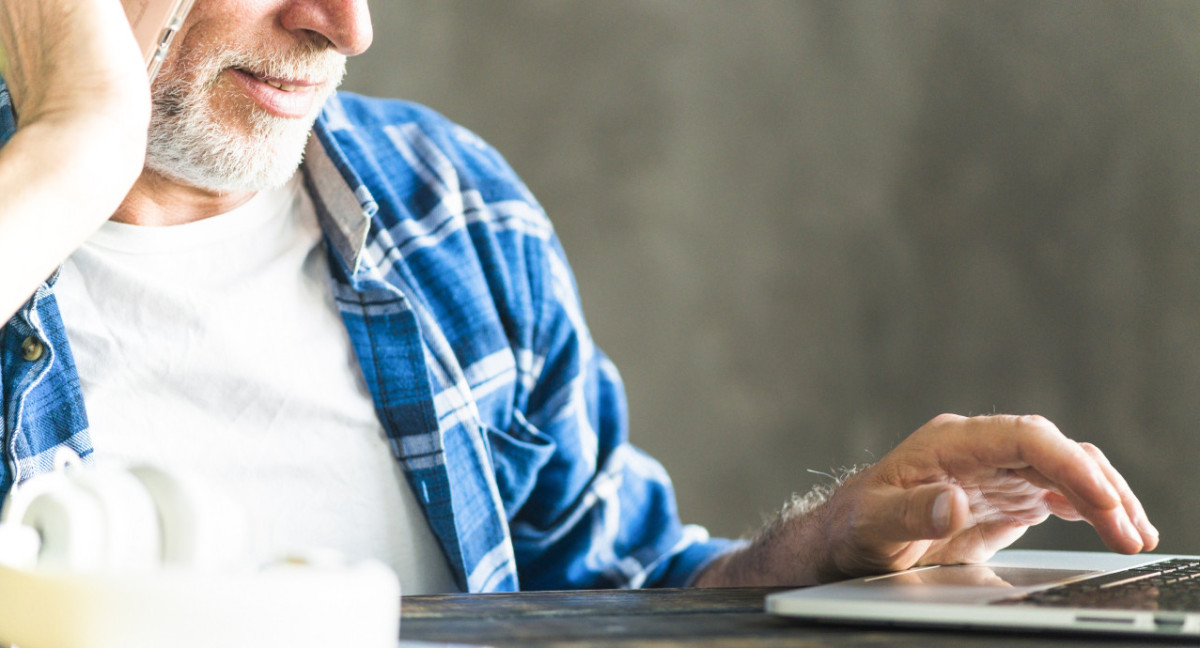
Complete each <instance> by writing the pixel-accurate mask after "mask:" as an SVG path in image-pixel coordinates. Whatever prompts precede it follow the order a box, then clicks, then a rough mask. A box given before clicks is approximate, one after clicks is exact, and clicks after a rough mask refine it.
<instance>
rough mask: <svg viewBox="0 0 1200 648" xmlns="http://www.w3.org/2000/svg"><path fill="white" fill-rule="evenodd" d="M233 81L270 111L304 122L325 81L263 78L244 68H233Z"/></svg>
mask: <svg viewBox="0 0 1200 648" xmlns="http://www.w3.org/2000/svg"><path fill="white" fill-rule="evenodd" d="M229 72H230V76H231V77H232V78H233V80H234V81H235V82H236V83H237V84H238V85H240V86H241V87H242V89H243V90H245V91H246V94H248V95H250V98H251V99H254V101H255V102H256V103H258V105H260V106H262V107H263V109H265V110H266V111H267V112H270V113H272V114H274V115H277V116H279V117H289V118H292V119H300V118H303V117H307V116H308V115H310V114H312V109H313V103H314V102H315V101H316V98H317V90H318V89H319V88H320V87H321V86H322V85H323V84H322V83H321V82H314V81H305V80H302V79H278V78H273V77H266V76H259V75H257V74H254V73H252V72H250V71H248V70H243V69H241V68H229Z"/></svg>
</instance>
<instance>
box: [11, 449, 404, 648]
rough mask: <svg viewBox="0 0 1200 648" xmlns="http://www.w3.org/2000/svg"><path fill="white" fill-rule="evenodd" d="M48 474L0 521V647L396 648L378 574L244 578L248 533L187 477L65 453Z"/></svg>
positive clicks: (286, 569) (395, 599)
mask: <svg viewBox="0 0 1200 648" xmlns="http://www.w3.org/2000/svg"><path fill="white" fill-rule="evenodd" d="M55 463H56V465H57V469H56V470H54V471H53V472H49V473H45V474H42V475H38V476H36V477H32V478H30V479H28V480H27V481H25V482H23V483H22V484H20V485H19V486H17V487H14V488H13V489H12V490H11V491H10V492H9V495H8V497H7V498H6V500H5V503H4V507H3V509H2V510H0V643H3V644H6V645H13V644H19V645H20V647H21V648H85V647H86V648H110V647H111V648H140V647H145V648H162V647H163V646H170V647H171V648H192V647H195V648H201V647H202V646H203V647H205V648H208V647H210V646H222V647H224V648H242V647H245V648H251V647H253V648H262V647H264V646H286V647H287V648H309V647H311V648H318V647H320V648H327V647H328V646H347V647H348V648H377V647H378V648H384V647H386V648H394V646H395V645H396V640H397V637H398V636H399V629H400V585H399V582H398V581H397V579H396V576H395V574H393V573H392V571H391V570H390V569H388V568H387V567H386V566H384V565H382V564H380V563H378V562H374V561H364V562H361V563H358V564H354V565H346V564H344V563H342V562H340V561H337V560H333V561H330V560H328V559H327V558H325V559H320V560H304V559H291V560H288V561H285V562H281V563H279V564H275V565H270V566H267V567H264V568H258V569H250V568H246V567H244V566H242V567H239V566H238V565H237V561H238V560H239V559H240V558H241V552H242V547H243V545H244V533H245V525H244V524H240V523H239V522H240V518H237V517H236V516H233V515H230V513H229V511H230V508H229V507H228V506H225V505H223V504H222V503H220V501H219V500H217V499H215V498H213V497H212V496H211V495H210V493H209V491H208V490H207V489H205V488H202V487H201V486H200V485H199V484H198V483H197V482H196V481H195V480H193V479H187V478H183V477H180V476H178V475H175V474H171V473H168V472H166V471H164V470H161V469H159V468H155V467H152V466H137V467H133V468H130V469H128V470H118V469H114V468H97V467H93V466H83V465H80V464H81V462H80V460H79V458H78V456H75V455H74V453H72V452H70V451H65V453H64V454H62V455H60V456H56V461H55ZM313 555H314V556H328V554H327V553H325V554H318V553H314V554H313Z"/></svg>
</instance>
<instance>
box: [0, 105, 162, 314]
mask: <svg viewBox="0 0 1200 648" xmlns="http://www.w3.org/2000/svg"><path fill="white" fill-rule="evenodd" d="M144 150H145V140H144V136H142V137H141V138H140V139H139V137H138V134H136V133H134V134H130V133H128V129H125V130H124V131H123V130H122V129H119V128H115V125H113V124H106V123H104V122H103V118H101V117H96V118H93V119H90V120H88V119H83V120H79V119H72V120H69V121H68V120H62V121H61V122H56V121H55V120H43V121H40V122H37V123H34V124H30V125H29V126H27V127H22V128H20V129H19V130H18V131H17V132H16V134H14V135H13V137H12V139H11V140H9V142H8V143H7V144H6V145H5V146H4V147H3V148H2V149H0V196H2V197H3V198H0V318H2V319H0V322H5V321H7V320H8V318H9V317H10V316H11V315H12V314H13V313H14V312H15V311H16V310H17V309H18V308H20V306H21V304H23V303H24V302H25V300H26V299H28V298H29V296H30V295H31V294H32V293H33V292H34V290H36V289H37V287H38V285H40V284H41V282H42V281H44V280H45V278H46V277H47V276H48V275H50V274H51V273H52V272H53V271H54V269H55V268H56V267H57V266H58V264H60V263H62V261H63V260H64V259H65V258H66V257H67V256H69V255H70V254H71V252H73V251H74V250H75V249H76V248H77V247H79V245H81V244H82V243H83V241H84V240H86V239H87V237H88V236H89V235H91V233H92V232H94V231H95V230H96V228H98V227H99V226H100V225H101V224H102V223H103V222H104V221H105V220H106V219H107V218H108V217H109V216H110V215H111V214H112V212H113V211H115V210H116V208H117V206H118V205H120V203H121V200H122V199H123V198H124V196H125V194H126V192H128V191H129V187H130V186H131V185H132V184H133V181H134V180H135V179H136V178H137V176H138V174H139V173H140V171H141V164H142V162H141V160H142V157H143V155H144V154H143V151H144Z"/></svg>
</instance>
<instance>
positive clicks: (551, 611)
mask: <svg viewBox="0 0 1200 648" xmlns="http://www.w3.org/2000/svg"><path fill="white" fill-rule="evenodd" d="M773 591H776V590H772V589H760V588H748V589H743V588H733V589H711V590H699V589H694V590H681V589H676V590H632V591H626V590H616V591H588V592H522V593H520V594H451V595H444V596H410V597H405V598H404V600H403V603H402V604H401V613H402V616H403V619H402V621H401V623H400V637H401V638H402V639H406V640H421V641H433V642H449V643H464V644H482V645H490V646H496V647H497V648H503V647H506V646H561V647H567V646H575V647H578V646H651V647H659V648H673V647H675V646H709V647H717V646H721V647H724V646H729V647H737V648H743V647H744V648H760V647H776V646H802V647H805V648H816V647H824V646H830V647H833V646H837V647H839V648H840V647H844V646H889V647H890V646H911V647H914V648H915V647H918V646H920V647H925V646H935V647H937V646H946V647H949V646H955V647H964V648H994V647H1004V648H1018V647H1020V648H1029V647H1030V646H1042V645H1047V646H1052V647H1055V648H1084V647H1090V646H1103V647H1110V646H1150V647H1157V646H1169V645H1173V644H1172V643H1171V642H1166V641H1159V640H1149V641H1147V640H1130V639H1121V638H1107V637H1095V636H1082V635H1045V634H1012V633H1008V634H1002V633H967V632H950V631H932V630H916V629H908V628H866V627H848V626H831V625H817V624H807V623H801V622H796V621H791V620H786V619H780V618H776V617H772V616H770V615H768V614H766V613H764V612H763V597H764V596H766V595H767V594H769V593H770V592H773ZM1175 645H1181V646H1186V645H1191V646H1197V645H1200V644H1195V643H1191V644H1188V643H1178V644H1175Z"/></svg>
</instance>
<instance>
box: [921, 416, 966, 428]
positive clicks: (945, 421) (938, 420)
mask: <svg viewBox="0 0 1200 648" xmlns="http://www.w3.org/2000/svg"><path fill="white" fill-rule="evenodd" d="M961 420H963V417H961V416H959V415H958V414H950V413H942V414H938V415H937V416H935V417H933V418H932V419H931V420H930V421H929V424H930V425H936V426H942V425H949V424H951V423H957V422H959V421H961Z"/></svg>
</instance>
